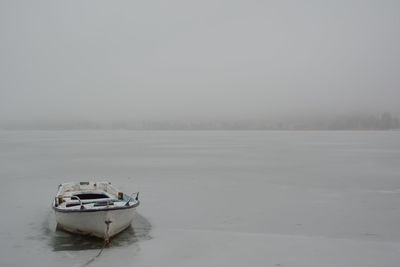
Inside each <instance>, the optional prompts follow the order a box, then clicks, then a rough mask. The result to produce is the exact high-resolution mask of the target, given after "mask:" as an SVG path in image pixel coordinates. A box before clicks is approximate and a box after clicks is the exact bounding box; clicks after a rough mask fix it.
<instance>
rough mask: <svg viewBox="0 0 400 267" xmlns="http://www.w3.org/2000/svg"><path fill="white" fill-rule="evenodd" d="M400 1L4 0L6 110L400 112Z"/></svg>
mask: <svg viewBox="0 0 400 267" xmlns="http://www.w3.org/2000/svg"><path fill="white" fill-rule="evenodd" d="M399 14H400V1H385V0H381V1H378V0H377V1H371V0H363V1H354V0H345V1H341V0H332V1H322V0H316V1H300V0H296V1H283V0H277V1H261V0H258V1H251V0H246V1H244V0H243V1H233V0H224V1H218V0H212V1H208V0H201V1H188V0H184V1H176V0H169V1H153V0H140V1H138V0H136V1H135V0H129V1H109V0H107V1H100V0H95V1H89V0H85V1H72V0H69V1H55V0H51V1H50V0H49V1H38V0H36V1H32V0H29V1H18V0H10V1H5V0H0V75H1V76H0V122H1V121H3V122H8V121H21V120H22V121H23V120H75V119H78V120H96V121H102V120H148V119H150V120H164V119H168V120H171V119H172V120H173V119H223V118H227V119H232V118H257V119H258V118H266V119H269V118H279V117H282V116H295V115H298V114H302V115H312V114H343V113H353V112H372V113H376V112H378V113H380V112H383V111H389V112H394V113H399V112H400V105H399V99H400V16H399Z"/></svg>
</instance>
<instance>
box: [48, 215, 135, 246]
mask: <svg viewBox="0 0 400 267" xmlns="http://www.w3.org/2000/svg"><path fill="white" fill-rule="evenodd" d="M135 213H136V209H135V208H130V209H119V210H100V211H95V212H68V213H65V212H59V211H55V216H56V221H57V223H58V224H59V226H61V227H62V228H63V229H64V230H66V231H69V232H72V233H77V234H84V235H92V236H97V237H100V238H103V239H108V238H110V237H112V236H114V235H116V234H118V233H119V232H121V231H123V230H124V229H126V228H127V227H129V225H130V224H131V222H132V220H133V217H134V215H135ZM107 221H110V222H111V223H110V224H109V229H108V235H107V224H106V222H107Z"/></svg>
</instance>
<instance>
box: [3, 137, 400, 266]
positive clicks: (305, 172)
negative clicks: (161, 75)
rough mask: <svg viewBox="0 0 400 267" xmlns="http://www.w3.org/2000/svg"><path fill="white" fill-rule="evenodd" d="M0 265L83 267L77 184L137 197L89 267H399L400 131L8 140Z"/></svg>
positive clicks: (93, 245) (85, 249) (87, 248)
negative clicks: (60, 210)
mask: <svg viewBox="0 0 400 267" xmlns="http://www.w3.org/2000/svg"><path fill="white" fill-rule="evenodd" d="M0 178H1V182H2V186H1V187H0V203H1V204H0V205H1V206H0V207H1V210H2V216H1V221H0V225H1V227H0V266H54V265H55V264H57V265H58V266H82V265H84V264H85V263H86V262H87V261H88V260H90V259H91V258H92V257H93V256H95V255H96V254H97V253H98V251H99V247H101V242H99V241H98V240H96V239H90V238H83V237H79V236H74V235H70V234H68V233H64V232H59V231H55V227H54V219H53V217H52V213H51V201H52V199H53V197H54V195H55V193H56V190H57V186H58V184H60V183H62V182H66V181H86V180H93V179H97V180H109V181H110V182H112V183H113V184H114V185H115V186H117V187H118V188H120V189H122V190H123V191H125V192H127V193H129V192H134V191H140V198H141V201H142V203H141V206H139V207H138V209H137V211H138V213H139V214H138V216H137V217H136V218H135V219H134V223H133V226H132V227H131V228H129V229H128V230H127V231H125V232H124V233H122V234H121V235H119V236H117V237H116V238H114V239H113V240H112V242H111V245H110V247H109V248H107V249H105V250H104V251H103V253H102V255H101V256H100V257H99V258H97V259H96V260H95V261H94V262H93V263H92V264H91V265H90V266H123V265H124V266H162V267H166V266H171V267H176V266H230V267H232V266H274V267H276V266H280V267H284V266H360V267H361V266H362V267H365V266H399V265H400V132H396V131H392V132H363V131H357V132H346V131H344V132H278V131H254V132H251V131H235V132H229V131H1V132H0Z"/></svg>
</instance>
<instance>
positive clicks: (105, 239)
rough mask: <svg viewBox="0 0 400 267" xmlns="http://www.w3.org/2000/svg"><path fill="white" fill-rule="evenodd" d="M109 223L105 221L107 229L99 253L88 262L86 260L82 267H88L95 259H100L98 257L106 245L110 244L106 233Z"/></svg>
mask: <svg viewBox="0 0 400 267" xmlns="http://www.w3.org/2000/svg"><path fill="white" fill-rule="evenodd" d="M110 223H111V221H110V220H107V221H105V224H107V229H106V236H105V238H104V243H103V247H102V248H101V249H100V251H99V253H98V254H97V255H96V256H94V257H92V258H91V259H90V260H88V261H87V262H86V263H85V264H83V265H82V267H84V266H88V265H89V264H91V263H92V262H94V260H95V259H96V258H98V257H100V255H101V253H102V252H103V250H104V248H105V247H106V246H107V244H108V243H110V234H109V233H108V231H109V230H110Z"/></svg>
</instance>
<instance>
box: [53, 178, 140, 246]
mask: <svg viewBox="0 0 400 267" xmlns="http://www.w3.org/2000/svg"><path fill="white" fill-rule="evenodd" d="M135 194H136V196H135V197H134V198H133V197H132V196H133V194H132V195H131V196H128V195H126V194H124V193H122V192H120V191H118V190H117V189H116V188H115V187H113V186H112V185H111V183H109V182H80V183H75V182H70V183H64V184H61V185H60V186H59V188H58V192H57V194H56V197H55V199H54V201H53V209H54V211H55V217H56V221H57V226H58V227H61V228H62V229H64V230H66V231H68V232H72V233H77V234H83V235H92V236H97V237H100V238H103V239H105V240H106V241H109V239H110V238H111V237H112V236H114V235H116V234H118V233H119V232H121V231H123V230H124V229H126V228H127V227H128V226H129V225H130V224H131V222H132V220H133V217H134V215H135V212H136V207H137V206H138V205H139V203H140V202H139V199H138V196H139V193H135Z"/></svg>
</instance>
